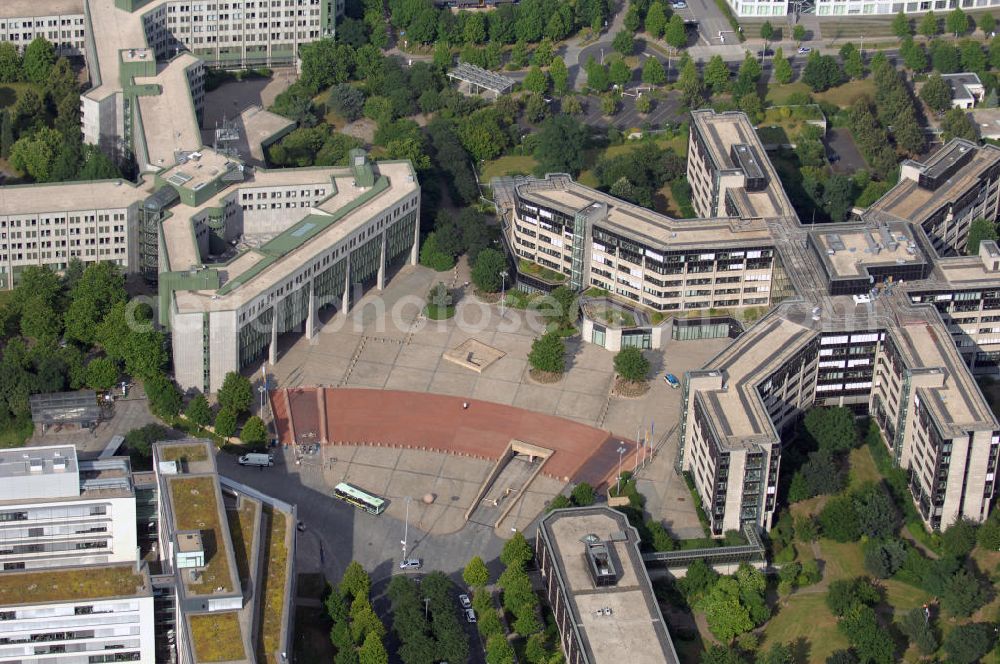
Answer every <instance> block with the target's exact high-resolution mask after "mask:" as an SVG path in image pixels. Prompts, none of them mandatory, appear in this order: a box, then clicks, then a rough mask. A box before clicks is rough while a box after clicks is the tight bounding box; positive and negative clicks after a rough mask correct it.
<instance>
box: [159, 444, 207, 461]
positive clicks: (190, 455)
mask: <svg viewBox="0 0 1000 664" xmlns="http://www.w3.org/2000/svg"><path fill="white" fill-rule="evenodd" d="M160 459H161V460H163V461H177V460H178V459H187V460H188V461H192V462H193V461H207V460H208V451H207V450H206V449H205V445H203V444H196V445H165V446H163V447H162V448H160Z"/></svg>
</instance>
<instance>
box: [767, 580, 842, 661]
mask: <svg viewBox="0 0 1000 664" xmlns="http://www.w3.org/2000/svg"><path fill="white" fill-rule="evenodd" d="M799 639H806V641H808V642H809V661H810V662H823V661H826V658H827V657H829V656H830V655H831V654H832V653H833V652H834V651H835V650H840V649H842V648H847V647H848V645H850V644H849V643H848V642H847V637H845V636H844V635H843V634H841V633H840V632H838V631H837V619H836V618H835V617H834V615H833V614H832V613H830V609H828V608H827V607H826V593H823V592H819V593H811V594H805V595H792V596H791V597H789V598H788V600H787V601H786V602H785V603H784V604H783V605H782V606H781V607H780V609H779V610H778V611H777V612H776V615H775V616H774V617H773V618H771V620H770V621H768V623H767V625H766V626H765V627H764V638H763V643H761V646H762V647H764V648H769V647H770V646H771V644H774V643H795V642H796V641H797V640H799Z"/></svg>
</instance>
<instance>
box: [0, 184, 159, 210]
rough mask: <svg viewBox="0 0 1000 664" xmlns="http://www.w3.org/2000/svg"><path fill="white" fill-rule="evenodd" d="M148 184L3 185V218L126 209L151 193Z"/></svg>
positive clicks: (0, 195) (0, 189) (0, 193)
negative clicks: (8, 216)
mask: <svg viewBox="0 0 1000 664" xmlns="http://www.w3.org/2000/svg"><path fill="white" fill-rule="evenodd" d="M147 184H148V181H147V180H145V179H143V180H140V182H139V183H138V184H133V183H132V182H129V181H128V180H91V181H89V182H47V183H43V184H21V185H10V186H3V187H0V216H4V215H10V216H12V217H20V216H29V215H35V214H47V213H54V214H58V213H61V212H77V211H80V212H88V211H92V210H108V209H116V208H127V207H129V206H130V205H132V204H135V203H138V202H140V201H142V200H144V199H145V198H146V197H147V196H149V195H150V194H151V193H152V192H151V191H149V190H148V189H147Z"/></svg>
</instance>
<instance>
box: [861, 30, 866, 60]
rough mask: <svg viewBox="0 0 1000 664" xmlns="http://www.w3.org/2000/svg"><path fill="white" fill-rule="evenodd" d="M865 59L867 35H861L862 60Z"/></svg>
mask: <svg viewBox="0 0 1000 664" xmlns="http://www.w3.org/2000/svg"><path fill="white" fill-rule="evenodd" d="M864 61H865V36H864V35H861V62H862V63H863V62H864Z"/></svg>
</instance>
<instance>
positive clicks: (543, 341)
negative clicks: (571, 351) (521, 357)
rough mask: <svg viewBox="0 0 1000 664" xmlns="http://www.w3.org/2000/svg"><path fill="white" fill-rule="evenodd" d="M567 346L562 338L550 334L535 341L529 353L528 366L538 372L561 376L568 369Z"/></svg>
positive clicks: (552, 333)
mask: <svg viewBox="0 0 1000 664" xmlns="http://www.w3.org/2000/svg"><path fill="white" fill-rule="evenodd" d="M565 355H566V346H565V344H563V340H562V338H560V337H559V335H558V334H555V333H554V332H549V333H548V334H544V335H542V336H541V337H538V338H537V339H535V341H534V342H533V343H532V344H531V352H530V353H528V364H530V365H531V368H532V369H534V370H536V371H544V372H547V373H553V374H561V373H562V372H563V371H565V369H566V358H565Z"/></svg>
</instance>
